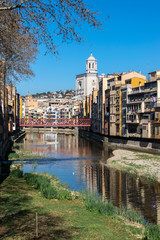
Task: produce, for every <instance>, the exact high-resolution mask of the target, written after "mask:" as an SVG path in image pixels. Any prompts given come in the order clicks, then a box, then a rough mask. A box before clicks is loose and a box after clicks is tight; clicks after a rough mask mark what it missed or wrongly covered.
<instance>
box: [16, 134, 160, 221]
mask: <svg viewBox="0 0 160 240" xmlns="http://www.w3.org/2000/svg"><path fill="white" fill-rule="evenodd" d="M22 141H23V144H22V145H21V146H20V148H21V149H25V150H27V149H28V150H32V152H34V153H39V154H42V156H43V157H42V159H38V160H37V159H34V160H28V161H27V160H26V161H25V162H24V164H23V171H24V172H32V171H35V172H38V173H42V172H46V173H48V174H55V175H56V176H57V177H59V178H60V179H61V181H62V182H63V183H66V184H69V188H70V189H71V190H75V191H80V190H84V189H86V190H88V191H90V192H97V193H99V194H101V195H103V196H104V197H105V198H106V199H108V200H109V201H111V202H112V203H113V204H114V205H115V206H118V207H119V206H121V205H123V206H125V207H127V208H128V209H137V210H139V211H140V213H141V214H142V215H143V216H144V217H145V218H146V219H147V220H149V221H150V222H153V223H158V224H159V225H160V184H158V183H157V184H150V183H147V182H146V181H145V180H142V179H140V178H139V177H137V178H136V177H131V176H129V175H127V174H125V173H123V172H121V171H118V170H114V169H108V168H107V167H106V166H104V165H103V164H101V162H103V163H105V162H106V161H107V159H108V158H109V157H110V156H111V154H112V153H111V150H110V149H107V148H105V149H103V148H102V147H101V146H100V144H98V143H94V142H91V141H88V140H86V139H83V138H80V137H78V136H76V135H65V134H54V133H31V134H27V135H26V137H25V138H24V139H23V140H22ZM44 156H46V158H45V157H44Z"/></svg>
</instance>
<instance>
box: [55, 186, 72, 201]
mask: <svg viewBox="0 0 160 240" xmlns="http://www.w3.org/2000/svg"><path fill="white" fill-rule="evenodd" d="M57 198H58V199H59V200H65V199H66V200H71V199H72V196H71V193H70V191H68V190H66V189H60V190H59V191H58V195H57Z"/></svg>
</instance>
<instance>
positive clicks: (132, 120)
mask: <svg viewBox="0 0 160 240" xmlns="http://www.w3.org/2000/svg"><path fill="white" fill-rule="evenodd" d="M126 123H131V124H139V123H140V120H139V119H126Z"/></svg>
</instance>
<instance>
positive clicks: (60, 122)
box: [19, 118, 91, 127]
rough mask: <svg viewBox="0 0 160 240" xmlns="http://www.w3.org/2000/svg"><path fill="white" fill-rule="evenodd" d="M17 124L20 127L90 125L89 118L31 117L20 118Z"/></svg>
mask: <svg viewBox="0 0 160 240" xmlns="http://www.w3.org/2000/svg"><path fill="white" fill-rule="evenodd" d="M19 125H20V126H21V127H25V126H26V127H27V126H33V127H34V126H35V127H36V126H37V127H44V126H46V127H47V126H48V127H76V126H77V127H81V126H82V127H85V126H86V127H88V126H91V119H76V118H71V119H65V118H58V119H46V118H45V119H33V118H32V119H31V118H22V119H20V120H19Z"/></svg>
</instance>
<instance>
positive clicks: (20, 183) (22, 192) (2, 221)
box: [0, 174, 143, 240]
mask: <svg viewBox="0 0 160 240" xmlns="http://www.w3.org/2000/svg"><path fill="white" fill-rule="evenodd" d="M41 177H42V176H41ZM44 177H46V176H45V175H44ZM28 178H29V176H28ZM40 181H41V182H45V181H46V182H47V183H49V182H50V184H53V182H55V185H56V183H57V179H56V178H54V176H52V177H50V178H48V180H44V179H43V181H42V180H40ZM32 183H33V179H32V180H31V182H30V184H27V183H26V180H25V178H24V177H17V176H16V175H15V174H14V175H13V174H11V175H10V176H9V177H8V178H7V179H6V180H5V181H4V182H3V183H2V185H1V187H0V191H1V195H0V202H1V204H0V239H2V240H11V239H13V240H27V239H28V240H31V239H36V237H35V234H36V229H35V218H36V213H37V214H38V239H44V240H47V239H48V240H49V239H57V240H61V239H73V240H74V239H75V240H77V239H82V240H85V239H88V240H89V239H98V240H102V239H105V240H107V239H108V240H117V239H120V240H125V239H133V240H134V239H138V238H139V237H141V236H142V232H143V228H142V226H141V225H134V224H133V223H131V222H126V221H124V219H120V218H118V217H117V215H116V212H115V208H114V207H113V206H112V205H111V204H110V203H109V205H108V206H107V209H108V210H106V209H105V208H104V207H103V204H102V203H100V199H99V200H98V201H99V202H98V206H99V207H98V210H97V207H96V205H95V207H94V208H93V207H92V204H89V202H88V200H87V199H86V200H81V199H74V200H61V199H60V200H58V199H47V198H45V197H44V196H42V193H41V191H40V188H39V186H38V184H37V182H36V184H37V185H36V184H33V185H32ZM58 184H60V183H58ZM35 186H36V188H37V189H36V188H35ZM61 187H62V188H61V190H62V189H63V185H62V186H61ZM95 200H96V199H95ZM86 201H87V202H86ZM89 201H90V200H89ZM92 203H94V201H93V199H92ZM96 204H97V203H96ZM116 211H117V210H116ZM106 212H108V213H109V214H106ZM121 212H123V214H124V210H122V209H121ZM126 223H127V224H126ZM141 239H142V238H141Z"/></svg>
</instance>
